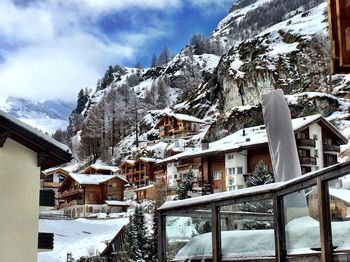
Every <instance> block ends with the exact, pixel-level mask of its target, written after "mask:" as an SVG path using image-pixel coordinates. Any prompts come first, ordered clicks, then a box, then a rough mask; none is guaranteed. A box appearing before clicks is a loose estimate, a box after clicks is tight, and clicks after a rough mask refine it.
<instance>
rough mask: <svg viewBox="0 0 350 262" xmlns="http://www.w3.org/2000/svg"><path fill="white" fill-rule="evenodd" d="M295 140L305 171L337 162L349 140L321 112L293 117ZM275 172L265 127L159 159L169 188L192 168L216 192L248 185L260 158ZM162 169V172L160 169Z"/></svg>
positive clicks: (246, 130)
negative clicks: (342, 146)
mask: <svg viewBox="0 0 350 262" xmlns="http://www.w3.org/2000/svg"><path fill="white" fill-rule="evenodd" d="M292 123H293V128H294V131H295V140H296V145H297V149H298V153H299V159H300V166H301V169H302V173H303V174H305V173H308V172H311V171H314V170H318V169H320V168H323V167H327V166H330V165H333V164H335V163H337V155H338V153H339V152H340V145H342V144H346V143H347V139H346V138H345V137H344V136H343V135H342V134H341V133H340V132H339V131H338V130H337V129H336V128H335V127H334V126H333V125H332V124H331V123H329V122H328V121H327V120H326V119H325V118H323V117H322V116H321V115H313V116H308V117H302V118H298V119H293V120H292ZM261 160H262V161H263V162H264V163H265V164H266V165H267V166H268V167H269V169H270V170H271V171H272V164H271V158H270V154H269V149H268V144H267V136H266V130H265V127H264V126H255V127H250V128H245V129H242V130H239V131H237V132H235V133H234V134H232V135H229V136H227V137H225V138H223V139H221V140H218V141H215V142H213V143H210V144H208V143H203V145H202V148H196V149H188V150H186V151H185V152H183V153H180V154H177V155H174V156H172V157H169V158H166V159H164V160H162V161H159V163H158V165H159V166H161V167H162V168H163V170H164V171H163V172H164V173H165V174H166V178H167V183H168V186H169V187H174V186H176V185H177V183H178V181H177V180H178V179H181V176H183V174H184V173H186V172H188V171H190V170H192V171H193V172H194V173H195V174H196V177H197V179H198V180H202V181H207V180H208V181H209V182H210V185H211V191H212V192H213V193H216V192H223V191H231V190H236V189H241V188H244V187H246V182H247V178H248V177H249V175H251V173H252V172H253V170H254V169H255V167H256V165H257V164H258V163H259V161H261ZM158 172H160V171H158Z"/></svg>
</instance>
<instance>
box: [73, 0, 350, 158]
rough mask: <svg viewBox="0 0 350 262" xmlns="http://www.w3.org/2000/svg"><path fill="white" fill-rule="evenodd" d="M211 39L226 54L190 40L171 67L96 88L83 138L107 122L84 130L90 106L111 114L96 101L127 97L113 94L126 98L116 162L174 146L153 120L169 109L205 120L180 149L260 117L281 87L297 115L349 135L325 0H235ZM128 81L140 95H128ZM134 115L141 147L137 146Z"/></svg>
mask: <svg viewBox="0 0 350 262" xmlns="http://www.w3.org/2000/svg"><path fill="white" fill-rule="evenodd" d="M210 41H211V42H214V43H219V44H220V45H221V46H222V47H223V48H224V49H226V50H228V51H227V53H226V54H225V55H223V56H222V57H220V56H216V55H212V54H202V55H195V50H193V46H187V47H186V48H184V49H183V50H182V51H181V52H180V53H179V54H178V55H176V56H175V57H174V58H173V59H172V60H171V61H170V62H169V63H168V65H167V66H163V67H156V68H150V69H144V70H142V71H139V75H140V76H139V77H138V81H136V83H132V82H133V81H130V79H131V80H132V78H134V75H135V72H136V71H137V69H131V68H128V69H124V71H125V72H124V74H123V75H120V74H117V75H116V76H115V78H114V80H113V82H112V83H111V84H110V85H109V86H107V88H105V89H102V90H98V91H96V92H94V93H93V94H91V95H90V98H89V102H88V103H87V107H86V110H85V120H84V124H83V129H82V132H81V133H80V134H81V138H82V144H84V143H85V142H84V136H85V137H87V135H90V136H92V135H94V134H96V133H98V134H99V133H102V132H105V130H106V129H108V128H110V127H109V123H107V124H103V125H102V128H101V129H100V130H101V131H98V132H96V128H95V129H94V133H90V134H88V132H86V131H84V127H85V128H86V127H87V126H89V125H91V126H94V125H95V122H96V121H90V122H89V121H88V120H89V117H90V118H95V119H96V116H95V117H91V116H93V115H94V114H92V113H90V112H89V110H93V109H94V108H95V109H99V111H101V112H107V111H108V112H109V113H107V115H104V116H101V114H100V118H103V117H104V118H105V119H112V115H111V112H113V110H114V111H116V109H113V110H110V108H111V107H110V106H107V107H106V108H105V109H104V110H102V109H101V108H99V106H98V104H108V103H110V101H112V98H113V97H123V98H122V99H121V100H115V101H118V103H119V105H121V106H120V107H118V109H117V112H118V114H116V115H118V116H121V117H120V120H118V121H119V122H117V125H116V126H117V127H123V129H120V130H118V131H117V132H115V133H117V134H121V135H120V136H119V139H118V141H116V143H115V144H113V150H110V151H112V152H113V158H112V159H114V160H115V162H117V161H119V160H121V159H122V158H127V157H137V156H140V155H145V156H152V157H157V158H161V157H162V155H164V151H166V149H169V148H173V147H174V148H176V147H177V146H176V145H174V144H171V143H166V144H164V143H163V142H159V141H158V138H159V137H158V133H157V132H158V131H157V130H154V129H153V126H152V123H153V125H154V123H156V122H157V121H158V119H159V117H160V115H161V114H162V113H165V112H170V111H174V112H176V113H184V114H188V115H193V116H196V117H197V118H200V119H203V120H204V121H205V122H206V123H207V126H206V127H204V128H203V130H202V132H201V133H200V134H198V135H197V136H194V137H193V138H192V139H188V140H185V141H177V144H181V150H185V149H186V147H188V148H191V147H192V148H193V147H197V146H199V144H200V141H201V140H202V139H203V138H205V139H206V140H209V141H214V140H217V139H220V138H222V137H224V136H226V135H228V134H231V133H233V132H234V131H236V130H238V129H242V128H245V127H249V126H255V125H260V124H263V119H262V113H261V105H260V96H261V94H262V93H264V92H266V91H268V90H271V89H277V88H280V89H283V91H284V92H285V94H286V100H287V102H288V104H289V106H290V109H291V113H292V117H293V118H296V117H302V116H307V115H312V114H318V113H320V114H322V115H323V116H325V117H327V118H328V119H329V120H330V121H332V122H333V123H334V124H336V126H337V127H338V128H339V129H340V130H341V131H343V132H344V135H346V136H347V137H350V127H349V126H350V116H349V113H348V109H349V103H348V100H347V98H348V97H349V94H348V93H349V86H350V76H347V75H335V76H330V74H329V63H330V57H329V55H330V54H329V52H328V50H329V49H330V46H329V43H328V30H327V13H326V4H325V1H324V0H315V1H309V0H296V1H286V0H285V1H281V0H238V1H236V3H235V4H234V5H233V7H232V8H231V10H230V13H229V14H228V16H227V17H225V18H224V19H223V20H222V21H221V22H220V23H219V25H218V27H217V29H215V30H214V32H213V33H212V36H211V39H210ZM125 87H126V88H127V89H125V90H132V91H133V93H134V94H135V96H136V97H138V99H136V100H135V99H131V98H132V97H130V96H129V95H127V96H125V92H124V91H125V90H124V89H123V88H125ZM118 88H119V89H121V91H120V92H119V93H118V95H117V96H115V95H113V92H111V91H112V90H114V89H118ZM123 90H124V91H123ZM135 101H136V102H135ZM161 102H162V103H161ZM112 104H115V102H113V103H112ZM132 104H133V105H135V106H137V110H135V106H130V105H132ZM166 106H168V108H165V107H166ZM169 107H170V108H169ZM164 108H165V109H164ZM93 111H94V110H93ZM95 111H96V110H95ZM125 112H129V113H127V114H125ZM135 113H138V115H137V117H135V115H136V114H135ZM105 114H106V113H105ZM95 115H96V114H95ZM135 118H136V119H135ZM140 119H141V120H140ZM125 120H126V121H125ZM137 121H138V122H139V125H138V128H139V129H138V131H139V140H140V141H139V142H140V146H139V148H137V147H136V146H135V140H136V132H135V123H136V122H137ZM88 123H90V124H88ZM209 126H210V128H209ZM114 129H115V128H114ZM86 130H87V129H86ZM110 130H113V128H111V129H110ZM112 133H113V132H112ZM101 136H103V135H101ZM107 136H108V132H107ZM111 136H113V135H111ZM86 141H88V142H89V141H90V142H93V141H91V140H86ZM109 146H111V144H109ZM344 148H345V147H344ZM349 148H350V147H349ZM109 149H111V148H109ZM89 150H90V151H91V150H92V149H91V148H90V149H89ZM89 150H87V153H89ZM92 151H93V150H92ZM344 152H346V151H344ZM345 155H346V154H345ZM349 155H350V153H349Z"/></svg>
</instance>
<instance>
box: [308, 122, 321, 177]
mask: <svg viewBox="0 0 350 262" xmlns="http://www.w3.org/2000/svg"><path fill="white" fill-rule="evenodd" d="M314 135H317V140H316V141H315V142H316V147H315V149H317V150H318V157H316V160H317V166H318V167H319V168H323V145H322V128H321V126H320V125H319V124H317V123H314V124H312V125H311V126H310V127H309V137H310V139H313V137H314ZM310 155H311V156H312V157H313V156H314V155H315V150H314V149H312V150H311V151H310ZM314 170H316V167H312V170H311V171H314Z"/></svg>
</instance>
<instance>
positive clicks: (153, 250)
mask: <svg viewBox="0 0 350 262" xmlns="http://www.w3.org/2000/svg"><path fill="white" fill-rule="evenodd" d="M157 250H158V214H157V208H156V207H155V208H154V213H153V223H152V230H150V232H148V234H147V243H146V246H145V260H146V261H158V253H157Z"/></svg>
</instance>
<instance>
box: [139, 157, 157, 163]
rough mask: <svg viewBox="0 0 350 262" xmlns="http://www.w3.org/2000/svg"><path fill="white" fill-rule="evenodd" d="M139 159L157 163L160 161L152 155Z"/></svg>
mask: <svg viewBox="0 0 350 262" xmlns="http://www.w3.org/2000/svg"><path fill="white" fill-rule="evenodd" d="M139 160H141V161H144V162H153V163H156V162H157V161H158V159H156V158H152V157H140V158H139Z"/></svg>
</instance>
